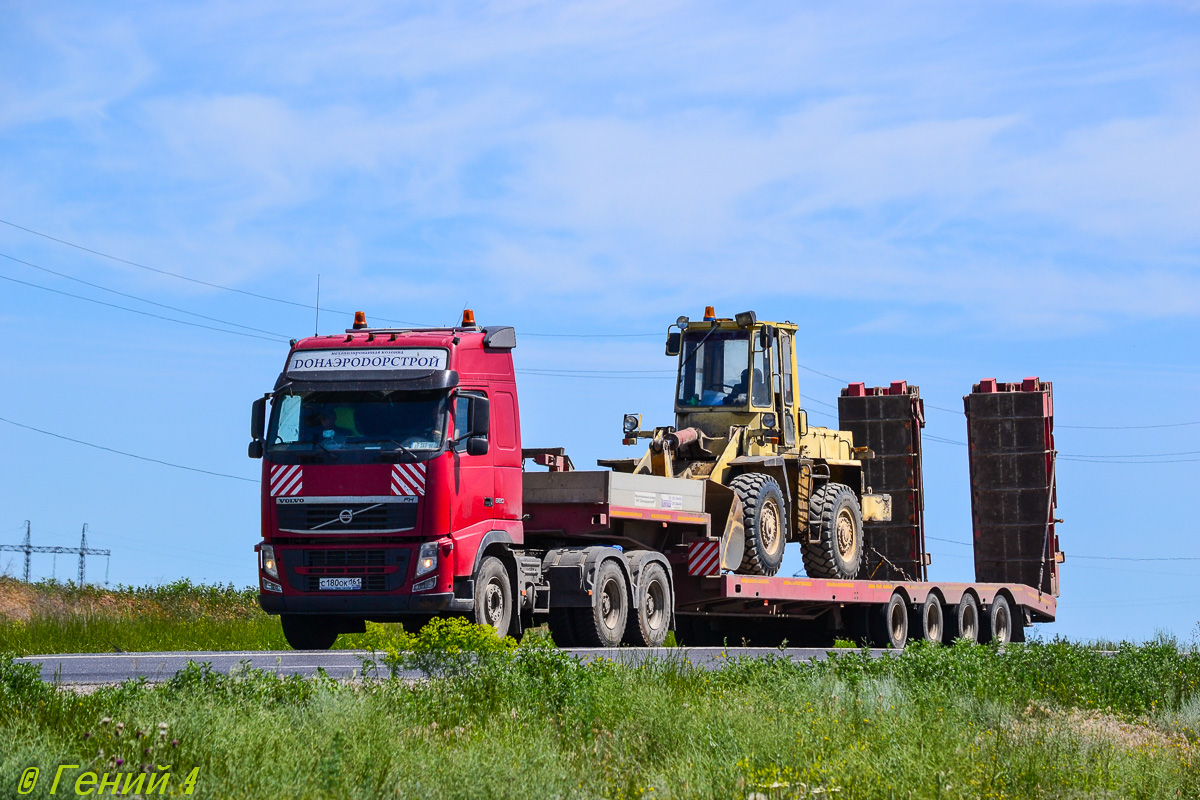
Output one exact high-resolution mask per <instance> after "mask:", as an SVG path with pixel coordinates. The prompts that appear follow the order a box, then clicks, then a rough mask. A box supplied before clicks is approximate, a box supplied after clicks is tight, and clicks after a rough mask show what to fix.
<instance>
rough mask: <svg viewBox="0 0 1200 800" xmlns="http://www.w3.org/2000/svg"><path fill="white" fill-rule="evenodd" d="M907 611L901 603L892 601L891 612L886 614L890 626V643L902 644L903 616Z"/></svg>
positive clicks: (903, 634) (903, 633) (903, 635)
mask: <svg viewBox="0 0 1200 800" xmlns="http://www.w3.org/2000/svg"><path fill="white" fill-rule="evenodd" d="M906 613H907V611H906V610H905V608H904V604H903V603H894V604H893V605H892V608H891V613H890V614H889V615H888V623H889V626H890V628H891V634H892V644H894V645H895V646H896V647H900V646H902V645H903V644H904V640H905V638H906V636H905V633H906V631H905V630H904V617H905V614H906Z"/></svg>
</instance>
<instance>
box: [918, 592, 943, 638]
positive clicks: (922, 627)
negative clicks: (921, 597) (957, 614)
mask: <svg viewBox="0 0 1200 800" xmlns="http://www.w3.org/2000/svg"><path fill="white" fill-rule="evenodd" d="M909 629H910V630H911V632H912V634H913V638H917V637H920V638H921V639H923V640H924V641H926V642H932V643H933V644H941V643H942V640H943V639H944V638H945V636H946V622H945V614H944V613H943V612H942V601H941V600H939V599H938V596H937V595H936V594H933V593H930V594H929V596H928V597H926V598H925V602H924V603H922V604H921V605H920V606H919V607H918V608H915V609H913V615H912V620H911V622H909Z"/></svg>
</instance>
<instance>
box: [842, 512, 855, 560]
mask: <svg viewBox="0 0 1200 800" xmlns="http://www.w3.org/2000/svg"><path fill="white" fill-rule="evenodd" d="M854 534H855V525H854V515H853V514H851V513H850V509H848V508H843V509H842V510H841V511H839V512H838V517H837V549H838V555H840V556H841V557H842V561H846V562H849V561H853V560H854V557H855V556H857V555H858V537H857V536H855V535H854Z"/></svg>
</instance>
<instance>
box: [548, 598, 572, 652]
mask: <svg viewBox="0 0 1200 800" xmlns="http://www.w3.org/2000/svg"><path fill="white" fill-rule="evenodd" d="M572 610H573V609H570V608H560V607H557V606H553V607H551V608H550V636H551V638H553V639H554V644H556V645H558V646H559V647H575V646H577V645H578V644H579V640H578V639H577V638H576V636H575V625H574V622H573V621H572V614H571V611H572Z"/></svg>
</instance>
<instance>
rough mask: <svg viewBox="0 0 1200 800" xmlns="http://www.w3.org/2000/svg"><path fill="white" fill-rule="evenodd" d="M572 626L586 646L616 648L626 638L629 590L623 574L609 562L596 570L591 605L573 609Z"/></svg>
mask: <svg viewBox="0 0 1200 800" xmlns="http://www.w3.org/2000/svg"><path fill="white" fill-rule="evenodd" d="M571 613H572V615H573V618H572V620H571V623H572V625H571V627H572V629H573V630H574V632H575V636H576V637H577V638H578V639H579V643H580V644H582V645H584V646H585V647H616V646H617V645H619V644H620V643H621V637H623V636H624V635H625V623H626V621H627V620H628V618H629V591H628V589H627V588H626V586H625V574H624V573H623V572H622V571H621V568H620V567H618V566H617V564H616V562H614V561H612V560H611V559H607V560H605V561H601V562H600V566H598V567H596V579H595V581H594V582H593V584H592V605H591V606H590V607H585V608H572V609H571Z"/></svg>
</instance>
